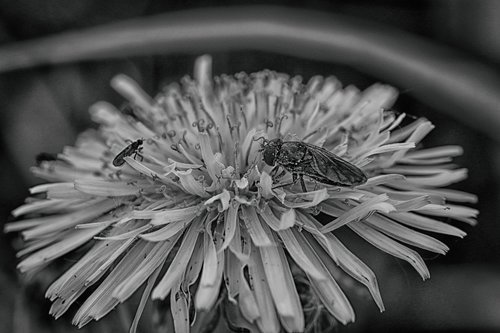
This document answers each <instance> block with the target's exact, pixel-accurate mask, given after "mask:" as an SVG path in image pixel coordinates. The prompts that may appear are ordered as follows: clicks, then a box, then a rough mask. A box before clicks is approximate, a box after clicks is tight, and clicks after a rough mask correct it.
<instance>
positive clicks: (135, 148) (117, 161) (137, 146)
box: [113, 139, 144, 167]
mask: <svg viewBox="0 0 500 333" xmlns="http://www.w3.org/2000/svg"><path fill="white" fill-rule="evenodd" d="M143 143H144V140H143V139H138V140H136V141H134V142H132V143H131V144H129V145H128V146H127V147H125V148H124V149H123V150H122V151H121V152H120V153H119V154H118V155H116V156H115V158H114V159H113V165H114V166H115V167H119V166H122V165H123V164H124V163H125V160H124V158H125V157H127V156H131V155H134V159H135V158H136V157H137V156H139V157H140V158H141V161H142V158H143V157H142V155H141V150H142V144H143Z"/></svg>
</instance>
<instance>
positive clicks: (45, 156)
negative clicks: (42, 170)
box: [35, 153, 57, 166]
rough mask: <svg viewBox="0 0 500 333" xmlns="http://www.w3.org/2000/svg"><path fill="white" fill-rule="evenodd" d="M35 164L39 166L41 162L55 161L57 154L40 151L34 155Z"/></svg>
mask: <svg viewBox="0 0 500 333" xmlns="http://www.w3.org/2000/svg"><path fill="white" fill-rule="evenodd" d="M35 160H36V165H38V166H40V165H41V164H42V163H43V162H46V161H49V162H50V161H57V155H56V154H51V153H40V154H38V155H36V158H35Z"/></svg>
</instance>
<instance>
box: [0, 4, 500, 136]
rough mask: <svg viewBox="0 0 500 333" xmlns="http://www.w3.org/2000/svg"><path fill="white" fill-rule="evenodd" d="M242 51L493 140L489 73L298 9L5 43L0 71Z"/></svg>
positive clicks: (406, 40)
mask: <svg viewBox="0 0 500 333" xmlns="http://www.w3.org/2000/svg"><path fill="white" fill-rule="evenodd" d="M245 49H253V50H261V51H267V52H276V53H280V54H286V55H291V56H297V57H303V58H308V59H314V60H321V61H329V62H336V63H340V64H345V65H349V66H352V67H353V68H355V69H357V70H359V71H361V72H364V73H366V74H369V75H372V76H374V77H377V78H379V79H380V80H381V81H386V82H390V83H391V84H393V85H396V86H397V87H399V88H400V89H405V90H408V91H409V92H410V93H411V94H413V95H414V96H416V97H417V98H418V99H419V100H420V101H422V102H423V103H426V104H428V105H431V106H433V107H435V108H437V109H439V110H442V111H443V112H446V113H448V114H449V115H450V116H453V117H455V118H457V119H459V120H461V121H462V122H465V123H467V124H469V125H471V126H473V127H476V128H477V129H479V130H481V131H482V132H484V133H487V134H488V135H490V136H491V137H492V138H494V139H496V140H498V141H500V131H499V130H498V128H499V127H500V112H499V106H500V94H499V92H500V78H499V75H498V73H495V72H494V70H493V69H492V68H489V67H488V66H486V65H484V64H481V63H478V62H476V61H474V60H473V59H470V58H467V57H465V56H463V55H460V54H457V52H456V51H453V50H452V49H449V48H446V47H444V46H441V45H437V44H435V43H432V42H430V41H428V40H424V39H422V38H419V37H417V36H414V35H411V34H409V33H405V32H402V31H397V30H394V29H390V28H387V27H384V26H381V25H379V24H375V23H371V22H366V21H361V20H357V19H352V18H347V17H343V16H339V15H333V14H325V13H321V12H316V11H308V10H302V9H301V10H298V9H291V8H280V7H272V6H252V7H229V8H215V9H195V10H186V11H179V12H172V13H168V14H162V15H158V16H152V17H143V18H140V19H135V20H129V21H125V22H120V23H113V24H108V25H105V26H102V27H96V28H90V29H87V30H83V31H77V32H69V33H63V34H59V35H57V36H53V37H48V38H42V39H38V40H32V41H26V42H21V43H16V44H11V45H5V46H3V47H1V48H0V72H5V71H10V70H14V69H19V68H27V67H33V66H37V65H43V64H60V63H65V62H74V61H82V60H92V59H102V58H113V57H128V56H133V55H144V54H168V53H174V52H175V53H178V52H190V53H200V52H213V51H234V50H245Z"/></svg>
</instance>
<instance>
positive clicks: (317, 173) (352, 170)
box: [304, 143, 366, 186]
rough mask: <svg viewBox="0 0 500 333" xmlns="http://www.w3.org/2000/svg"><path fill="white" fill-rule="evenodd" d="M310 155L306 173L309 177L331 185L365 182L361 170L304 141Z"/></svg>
mask: <svg viewBox="0 0 500 333" xmlns="http://www.w3.org/2000/svg"><path fill="white" fill-rule="evenodd" d="M304 144H305V145H306V147H307V149H308V153H309V155H310V156H311V162H310V163H309V165H308V168H307V169H308V170H307V171H306V174H307V175H308V176H310V177H311V178H315V179H316V180H318V181H320V182H322V183H327V184H331V185H344V186H354V185H361V184H364V183H365V182H366V175H365V174H364V173H363V171H362V170H361V169H360V168H358V167H357V166H355V165H354V164H351V163H349V162H347V161H346V160H343V159H342V158H340V157H338V156H337V155H335V154H333V153H331V152H329V151H328V150H326V149H324V148H321V147H318V146H314V145H311V144H306V143H304Z"/></svg>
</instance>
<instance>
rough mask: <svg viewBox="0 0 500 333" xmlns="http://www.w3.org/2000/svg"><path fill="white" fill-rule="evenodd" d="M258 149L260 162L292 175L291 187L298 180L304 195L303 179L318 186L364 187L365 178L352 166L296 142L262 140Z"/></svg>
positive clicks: (318, 148) (310, 145) (333, 155)
mask: <svg viewBox="0 0 500 333" xmlns="http://www.w3.org/2000/svg"><path fill="white" fill-rule="evenodd" d="M262 139H263V143H262V145H261V151H262V156H263V159H264V162H265V163H266V164H268V165H270V166H274V168H273V172H276V171H277V169H278V168H279V167H282V168H283V169H285V170H286V171H288V172H290V173H291V174H292V179H293V182H292V183H290V184H285V185H280V186H279V187H283V186H287V185H292V184H295V183H296V182H297V180H300V184H301V186H302V190H303V191H304V192H307V189H306V185H305V183H304V176H308V177H309V178H312V179H314V180H316V181H318V182H320V183H323V184H329V185H336V186H356V185H361V184H364V183H366V179H367V178H366V175H365V174H364V172H363V171H362V170H361V169H360V168H358V167H357V166H355V165H354V164H351V163H349V162H347V161H346V160H344V159H342V158H340V157H339V156H337V155H335V154H333V153H331V152H329V151H328V150H326V149H324V148H321V147H318V146H315V145H312V144H309V143H305V142H300V141H283V140H281V139H279V138H276V139H272V140H266V139H264V138H262Z"/></svg>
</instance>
